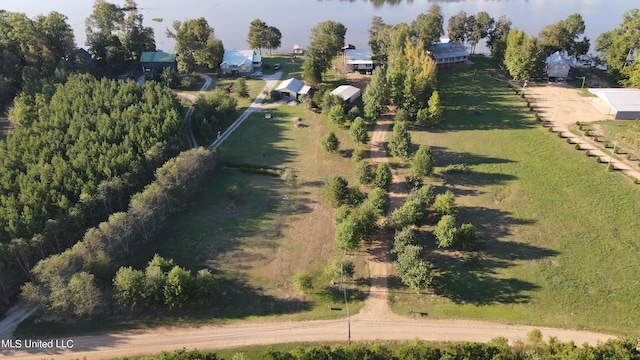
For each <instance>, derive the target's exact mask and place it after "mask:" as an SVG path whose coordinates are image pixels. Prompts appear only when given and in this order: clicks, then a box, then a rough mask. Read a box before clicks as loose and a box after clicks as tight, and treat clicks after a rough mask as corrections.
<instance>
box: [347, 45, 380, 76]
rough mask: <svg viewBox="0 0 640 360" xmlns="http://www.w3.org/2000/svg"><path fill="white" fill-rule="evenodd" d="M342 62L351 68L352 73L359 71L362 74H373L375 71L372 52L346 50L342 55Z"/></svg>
mask: <svg viewBox="0 0 640 360" xmlns="http://www.w3.org/2000/svg"><path fill="white" fill-rule="evenodd" d="M342 61H343V62H344V64H345V65H347V66H349V68H350V69H351V71H359V72H361V73H365V72H371V71H372V70H373V60H372V58H371V50H368V49H366V50H356V49H346V50H344V52H343V53H342Z"/></svg>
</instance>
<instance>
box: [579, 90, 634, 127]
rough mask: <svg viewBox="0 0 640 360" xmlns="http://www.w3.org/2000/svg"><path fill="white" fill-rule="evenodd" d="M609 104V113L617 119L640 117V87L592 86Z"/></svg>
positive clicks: (600, 97)
mask: <svg viewBox="0 0 640 360" xmlns="http://www.w3.org/2000/svg"><path fill="white" fill-rule="evenodd" d="M589 92H590V93H592V94H594V95H596V96H597V97H598V98H599V99H600V100H602V102H604V103H605V104H606V105H607V106H608V111H607V115H613V117H614V119H616V120H636V119H640V89H631V88H597V89H596V88H590V89H589Z"/></svg>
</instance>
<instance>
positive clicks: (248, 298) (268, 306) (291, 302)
mask: <svg viewBox="0 0 640 360" xmlns="http://www.w3.org/2000/svg"><path fill="white" fill-rule="evenodd" d="M217 286H218V288H219V289H220V290H221V291H222V292H221V294H220V295H218V297H217V298H216V299H215V300H214V303H213V305H212V306H210V307H209V308H206V309H203V310H202V314H195V316H202V317H204V318H207V317H209V318H210V317H215V318H224V319H243V318H246V317H249V316H264V315H283V314H295V313H299V312H301V311H308V310H311V308H312V303H311V302H310V301H306V300H301V299H295V298H293V299H280V298H277V297H275V296H271V295H266V294H264V293H263V289H262V288H260V287H255V286H251V285H249V284H247V283H245V282H244V281H241V280H238V279H231V278H228V277H225V278H222V279H219V280H218V283H217Z"/></svg>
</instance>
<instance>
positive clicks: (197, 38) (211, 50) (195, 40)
mask: <svg viewBox="0 0 640 360" xmlns="http://www.w3.org/2000/svg"><path fill="white" fill-rule="evenodd" d="M167 36H168V37H169V38H172V39H175V41H176V46H175V51H176V53H177V54H178V68H179V69H180V70H181V71H185V72H191V71H193V70H194V69H195V66H196V65H203V66H208V67H209V68H215V67H216V66H218V65H220V62H222V56H223V55H224V46H223V45H222V41H221V40H220V39H217V38H216V36H215V33H214V30H213V28H212V27H210V26H209V23H208V22H207V20H206V19H205V18H203V17H201V18H198V19H195V20H193V19H190V20H185V21H174V23H173V31H171V30H169V29H167Z"/></svg>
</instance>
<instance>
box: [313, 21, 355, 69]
mask: <svg viewBox="0 0 640 360" xmlns="http://www.w3.org/2000/svg"><path fill="white" fill-rule="evenodd" d="M346 33H347V28H346V27H345V26H344V25H342V23H339V22H335V21H331V20H328V21H324V22H321V23H319V24H318V25H316V27H314V28H313V29H311V36H310V40H309V46H308V48H307V55H306V56H307V58H309V59H311V60H312V61H313V63H314V64H315V66H317V67H318V69H319V70H320V72H321V73H324V72H325V71H327V69H329V67H331V62H332V61H333V58H334V57H335V56H336V54H337V53H338V51H340V49H342V46H343V45H344V36H345V34H346Z"/></svg>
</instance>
